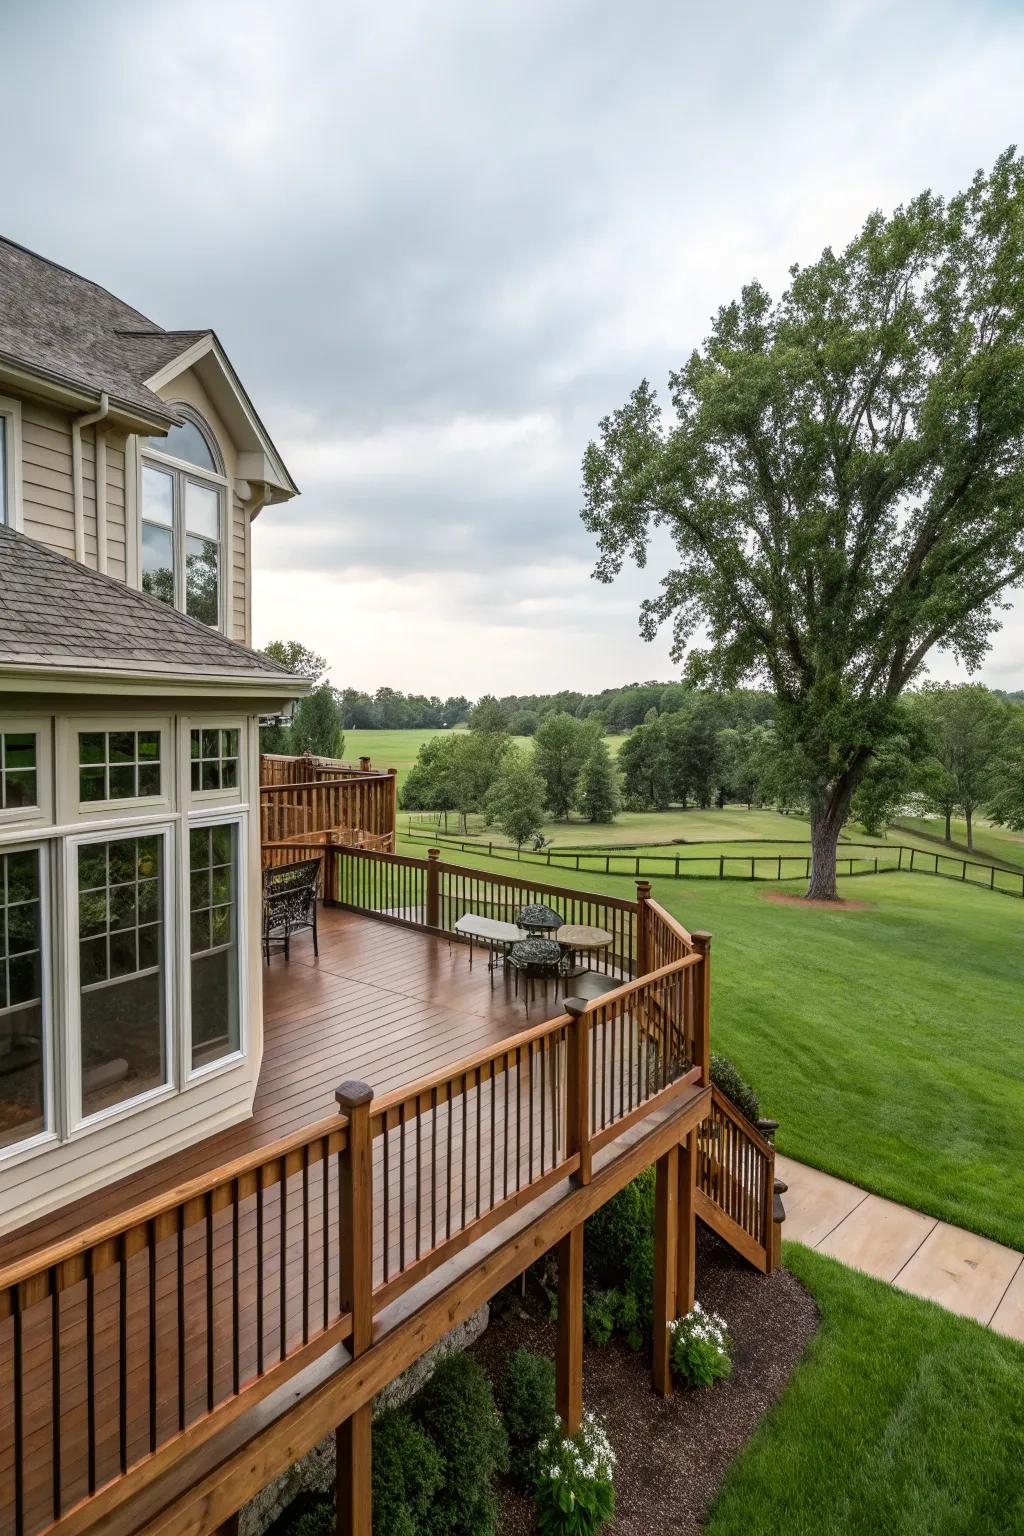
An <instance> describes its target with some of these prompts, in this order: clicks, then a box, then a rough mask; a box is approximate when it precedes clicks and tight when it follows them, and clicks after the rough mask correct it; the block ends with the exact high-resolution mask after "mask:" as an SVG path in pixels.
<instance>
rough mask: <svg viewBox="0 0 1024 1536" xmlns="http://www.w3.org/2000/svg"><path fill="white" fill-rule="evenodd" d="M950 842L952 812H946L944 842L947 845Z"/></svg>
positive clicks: (951, 835)
mask: <svg viewBox="0 0 1024 1536" xmlns="http://www.w3.org/2000/svg"><path fill="white" fill-rule="evenodd" d="M952 841H953V812H952V811H947V812H946V842H947V843H951V842H952Z"/></svg>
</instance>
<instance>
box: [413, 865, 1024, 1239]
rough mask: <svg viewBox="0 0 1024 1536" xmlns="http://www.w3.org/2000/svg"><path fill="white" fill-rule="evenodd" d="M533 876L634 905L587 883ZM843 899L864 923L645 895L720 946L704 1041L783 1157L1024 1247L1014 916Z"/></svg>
mask: <svg viewBox="0 0 1024 1536" xmlns="http://www.w3.org/2000/svg"><path fill="white" fill-rule="evenodd" d="M405 846H406V847H409V845H405ZM409 851H415V852H419V853H422V846H421V845H419V844H417V845H415V848H410V849H409ZM453 857H455V856H454V855H453ZM457 857H458V862H459V863H463V864H467V865H473V866H477V867H481V868H491V869H493V870H495V871H496V872H499V873H503V874H514V873H516V866H514V865H511V864H507V863H503V862H499V861H498V860H496V859H495V860H488V858H487V857H486V855H480V854H477V853H466V854H460V855H458V856H457ZM538 878H539V879H541V880H547V883H550V884H554V885H565V886H574V887H581V888H584V889H590V890H596V891H604V892H607V893H608V894H610V895H622V894H624V893H627V892H630V891H631V890H632V882H631V881H629V880H627V879H623V878H621V877H620V878H615V877H614V876H611V877H609V876H604V875H597V874H593V873H586V874H579V875H577V874H575V873H573V872H571V871H567V870H558V871H552V872H551V876H550V879H548V877H547V876H546V875H545V874H543V873H541V872H538ZM840 887H841V891H842V892H843V894H846V895H849V896H851V897H852V898H854V899H856V900H860V901H866V902H870V903H872V906H871V909H870V910H868V911H827V910H824V911H823V910H818V909H813V908H804V907H799V908H798V907H791V906H778V905H773V904H772V903H770V902H769V901H766V900H765V895H764V893H765V891H766V890H770V889H772V886H771V885H768V886H764V885H752V884H750V883H749V882H747V883H744V882H742V881H736V882H719V881H715V880H706V881H693V882H688V881H673V880H665V881H662V882H661V883H660V884H659V882H658V881H657V880H655V882H654V892H655V895H656V896H657V898H658V899H659V900H660V901H662V902H663V903H664V904H665V905H666V906H667V907H668V908H669V909H670V910H671V911H673V912H675V913H676V914H677V915H678V916H679V917H680V919H681V920H682V921H683V922H684V923H685V924H686V925H687V926H688V927H689V928H691V929H692V928H706V929H708V930H710V932H711V933H712V934H713V935H714V946H713V977H714V980H713V1008H712V1042H713V1045H714V1047H715V1049H716V1050H720V1051H724V1052H725V1053H727V1054H728V1055H730V1056H732V1057H733V1058H734V1059H735V1061H736V1063H737V1065H738V1066H739V1068H740V1070H741V1071H742V1072H743V1073H744V1074H745V1075H746V1076H747V1077H748V1078H749V1079H750V1081H751V1082H752V1083H753V1084H754V1085H755V1086H756V1087H757V1088H758V1089H759V1090H760V1093H761V1098H762V1103H763V1106H764V1109H765V1112H766V1113H769V1114H772V1115H774V1116H776V1117H777V1118H778V1119H779V1120H780V1121H781V1122H782V1128H781V1130H780V1132H779V1138H778V1144H779V1147H780V1149H781V1150H782V1151H784V1152H787V1153H789V1154H790V1155H791V1156H793V1157H797V1158H801V1159H803V1160H805V1161H806V1162H809V1163H813V1164H815V1165H816V1166H817V1167H820V1168H824V1169H825V1170H827V1171H828V1172H830V1173H834V1174H837V1175H838V1176H840V1177H841V1178H846V1179H851V1180H853V1181H854V1182H855V1183H857V1184H860V1185H862V1186H863V1187H864V1188H866V1189H871V1190H875V1191H877V1192H878V1193H879V1194H883V1195H887V1196H889V1197H890V1198H892V1199H894V1200H900V1201H903V1202H905V1203H906V1204H908V1205H912V1206H916V1207H917V1208H918V1209H920V1210H923V1211H927V1212H929V1213H930V1214H932V1215H934V1216H938V1217H942V1218H944V1219H946V1220H947V1221H951V1222H955V1223H957V1224H959V1225H961V1226H966V1227H970V1228H971V1229H972V1230H974V1231H977V1232H981V1233H983V1234H985V1235H986V1236H989V1237H993V1238H996V1239H997V1240H998V1241H1000V1242H1004V1243H1009V1244H1010V1245H1012V1246H1013V1247H1015V1248H1021V1247H1024V1179H1022V1178H1021V1176H1020V1169H1021V1168H1022V1167H1024V1029H1022V1028H1021V1020H1022V1006H1021V998H1022V996H1024V901H1019V900H1014V899H1012V898H1010V897H1008V896H1001V895H998V894H992V893H990V892H988V891H985V890H979V889H975V888H973V887H963V886H961V885H960V884H958V883H956V882H953V881H947V880H939V879H934V878H931V877H928V876H916V875H879V876H874V875H868V876H864V877H861V878H858V879H856V880H851V881H847V882H842V881H841V882H840ZM783 888H788V889H790V890H792V889H794V886H793V885H790V886H789V887H783ZM795 888H799V884H797V886H796V887H795Z"/></svg>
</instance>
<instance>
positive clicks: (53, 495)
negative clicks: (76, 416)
mask: <svg viewBox="0 0 1024 1536" xmlns="http://www.w3.org/2000/svg"><path fill="white" fill-rule="evenodd" d="M21 439H22V503H23V514H24V531H25V532H26V533H27V534H28V535H29V536H30V537H31V538H33V539H38V540H39V542H40V543H41V544H46V545H48V546H49V547H50V548H51V549H55V550H57V551H58V552H59V553H60V554H62V555H68V556H69V557H70V558H71V559H74V557H75V505H74V480H73V475H72V469H71V418H70V416H67V415H64V414H63V413H62V412H60V411H56V410H52V409H50V408H49V407H48V406H45V405H41V404H38V403H37V402H35V401H31V400H26V401H24V402H23V403H22V411H21ZM124 453H125V440H124V437H123V436H120V435H118V434H116V433H114V432H111V431H109V430H108V432H107V496H106V506H107V571H108V573H109V574H110V575H111V576H116V577H117V578H118V579H119V580H121V581H124V580H126V579H127V569H126V564H125V465H124ZM82 492H83V497H82V499H83V511H84V514H85V517H84V532H85V563H86V564H87V565H88V566H91V567H92V568H93V569H94V570H95V568H96V563H97V537H96V430H95V428H93V427H86V428H85V429H84V430H83V432H82Z"/></svg>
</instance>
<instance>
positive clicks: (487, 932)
mask: <svg viewBox="0 0 1024 1536" xmlns="http://www.w3.org/2000/svg"><path fill="white" fill-rule="evenodd" d="M455 932H456V933H458V934H461V935H462V936H463V937H465V938H467V939H468V940H469V968H470V970H472V969H473V941H474V939H479V940H480V941H481V943H482V944H483V945H484V946H485V947H486V949H487V969H488V970H489V971H493V970H494V966H495V962H496V960H497V957H498V954H499V953H500V952H501V951H502V948H503V947H504V948H507V947H508V945H510V944H516V943H518V942H519V940H520V939H522V938H523V937H525V935H524V933H523V930H522V929H521V928H517V927H516V925H515V923H503V922H502V921H501V920H500V918H497V917H482V916H480V914H479V913H476V912H465V913H464V914H463V915H462V917H460V918H459V920H458V922H457V923H456V924H455Z"/></svg>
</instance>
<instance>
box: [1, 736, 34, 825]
mask: <svg viewBox="0 0 1024 1536" xmlns="http://www.w3.org/2000/svg"><path fill="white" fill-rule="evenodd" d="M40 767H41V764H40V762H39V734H38V732H37V731H34V730H31V729H26V730H8V729H7V727H6V725H5V727H4V728H3V729H2V730H0V811H31V810H35V809H36V808H37V807H38V805H39V772H40Z"/></svg>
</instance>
